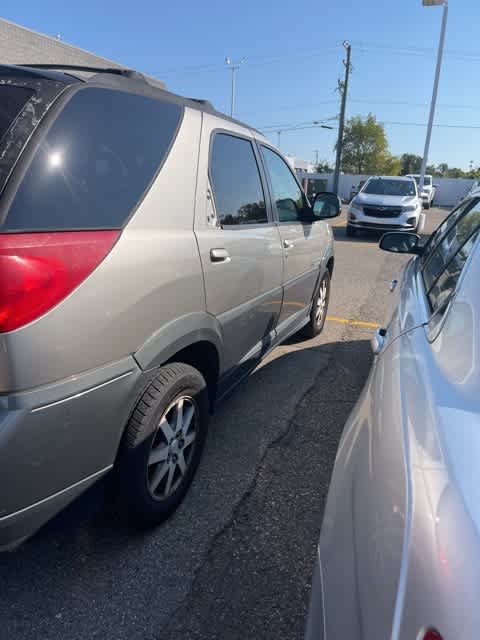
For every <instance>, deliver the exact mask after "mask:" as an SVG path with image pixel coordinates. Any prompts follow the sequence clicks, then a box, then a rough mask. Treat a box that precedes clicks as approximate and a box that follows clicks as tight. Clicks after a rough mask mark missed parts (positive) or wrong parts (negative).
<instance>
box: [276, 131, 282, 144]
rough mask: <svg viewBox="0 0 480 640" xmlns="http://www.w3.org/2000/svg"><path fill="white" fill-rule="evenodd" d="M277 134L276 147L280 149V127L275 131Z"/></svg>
mask: <svg viewBox="0 0 480 640" xmlns="http://www.w3.org/2000/svg"><path fill="white" fill-rule="evenodd" d="M277 136H278V138H277V147H278V148H279V149H280V140H281V137H282V130H281V129H279V130H278V131H277Z"/></svg>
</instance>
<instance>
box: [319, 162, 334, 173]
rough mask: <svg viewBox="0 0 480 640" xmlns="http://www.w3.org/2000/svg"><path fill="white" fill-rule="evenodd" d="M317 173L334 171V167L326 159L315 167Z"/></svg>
mask: <svg viewBox="0 0 480 640" xmlns="http://www.w3.org/2000/svg"><path fill="white" fill-rule="evenodd" d="M315 171H316V173H333V167H332V166H331V165H329V164H328V162H327V161H326V160H323V161H322V162H319V163H318V164H317V166H316V167H315Z"/></svg>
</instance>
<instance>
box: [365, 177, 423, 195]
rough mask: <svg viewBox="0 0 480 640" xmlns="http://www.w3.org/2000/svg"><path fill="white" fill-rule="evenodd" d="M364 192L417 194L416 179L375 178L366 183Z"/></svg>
mask: <svg viewBox="0 0 480 640" xmlns="http://www.w3.org/2000/svg"><path fill="white" fill-rule="evenodd" d="M362 193H370V194H377V195H382V196H416V195H417V191H416V189H415V181H414V180H383V179H382V178H373V179H372V180H369V181H368V182H367V184H366V185H365V188H364V189H363V191H362Z"/></svg>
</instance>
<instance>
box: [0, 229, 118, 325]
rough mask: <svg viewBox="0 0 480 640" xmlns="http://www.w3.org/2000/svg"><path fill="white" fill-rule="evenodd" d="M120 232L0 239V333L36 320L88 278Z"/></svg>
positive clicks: (24, 234)
mask: <svg viewBox="0 0 480 640" xmlns="http://www.w3.org/2000/svg"><path fill="white" fill-rule="evenodd" d="M119 235H120V231H59V232H48V233H15V234H0V332H2V333H3V332H5V331H12V330H13V329H18V328H19V327H21V326H23V325H25V324H27V323H28V322H31V321H32V320H35V319H36V318H38V317H39V316H41V315H42V314H44V313H46V312H47V311H48V310H49V309H51V308H52V307H54V306H55V305H56V304H58V303H59V302H60V300H63V298H65V296H67V295H68V294H69V293H70V292H71V291H73V289H75V287H77V286H78V285H79V284H80V283H81V282H82V281H83V280H85V278H86V277H87V276H88V275H90V273H92V271H93V270H94V269H95V267H97V266H98V264H99V263H100V262H101V261H102V260H103V259H104V258H105V256H106V255H107V253H108V252H109V251H110V249H111V248H112V247H113V245H114V244H115V242H116V240H117V238H118V237H119Z"/></svg>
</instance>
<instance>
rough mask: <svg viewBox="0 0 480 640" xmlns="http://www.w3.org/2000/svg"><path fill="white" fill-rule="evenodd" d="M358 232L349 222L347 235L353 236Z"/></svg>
mask: <svg viewBox="0 0 480 640" xmlns="http://www.w3.org/2000/svg"><path fill="white" fill-rule="evenodd" d="M356 233H357V230H356V229H355V228H354V227H352V225H351V224H347V228H346V234H347V236H349V237H350V238H351V237H353V236H354V235H356Z"/></svg>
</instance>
